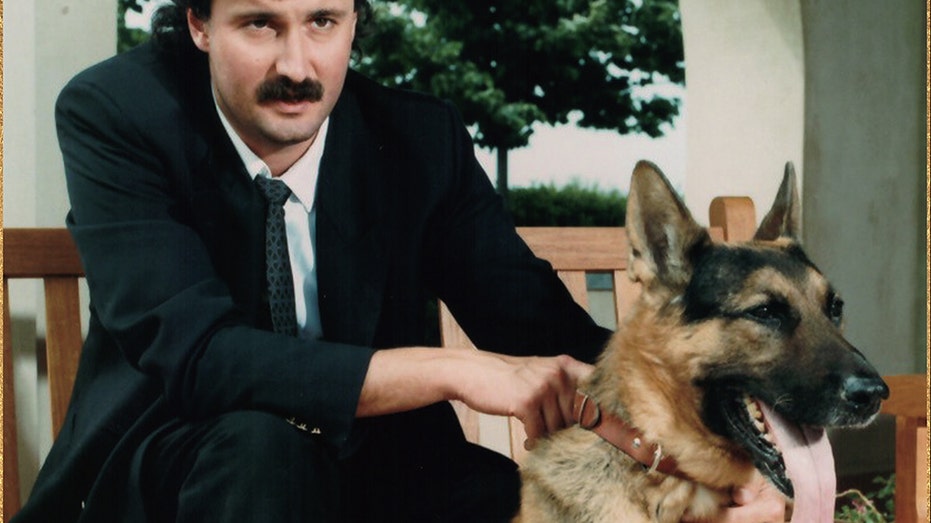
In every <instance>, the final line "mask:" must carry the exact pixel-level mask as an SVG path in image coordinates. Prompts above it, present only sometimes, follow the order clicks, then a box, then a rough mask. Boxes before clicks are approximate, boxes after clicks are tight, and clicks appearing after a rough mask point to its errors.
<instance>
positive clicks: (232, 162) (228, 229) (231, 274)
mask: <svg viewBox="0 0 931 523" xmlns="http://www.w3.org/2000/svg"><path fill="white" fill-rule="evenodd" d="M204 69H206V66H204ZM190 89H191V91H192V95H191V97H190V98H189V100H192V102H193V103H192V104H191V105H190V106H189V108H188V110H189V111H190V114H195V115H197V117H196V118H195V121H194V125H195V127H196V128H197V130H198V132H197V133H196V137H195V138H194V140H196V143H195V144H194V145H192V150H193V151H196V152H193V153H192V154H193V155H195V156H196V157H198V158H200V162H198V163H195V167H194V168H193V173H192V182H191V183H192V187H191V203H190V206H189V208H190V209H192V212H193V213H194V216H195V224H196V227H197V228H198V229H199V230H200V234H201V237H202V238H204V242H205V243H206V244H207V246H208V249H209V250H210V252H211V258H212V259H213V260H214V263H215V267H216V270H217V272H218V273H219V274H220V276H221V278H222V279H223V280H224V281H226V282H227V285H228V286H229V290H230V293H231V295H232V297H233V299H234V301H235V302H236V303H237V305H239V307H241V308H242V309H243V311H244V312H245V313H246V314H247V316H248V317H249V318H252V319H253V321H255V322H257V323H258V324H261V325H268V326H270V325H271V323H270V316H269V312H268V305H267V299H266V283H265V270H264V267H265V240H264V238H265V202H264V200H263V199H262V197H261V195H260V194H259V193H258V191H257V190H256V189H255V187H254V185H253V183H252V180H251V178H250V177H249V175H248V173H247V172H246V169H245V167H244V166H243V165H242V161H241V159H240V158H239V154H238V153H237V152H236V149H235V147H233V143H232V141H230V139H229V136H227V134H226V131H225V129H224V128H223V125H222V123H221V122H220V119H219V116H218V115H217V112H216V109H215V105H214V101H213V97H212V95H211V93H210V81H209V78H208V77H207V76H206V75H204V78H202V79H201V80H200V81H199V82H198V83H197V84H196V85H192V86H191V87H190Z"/></svg>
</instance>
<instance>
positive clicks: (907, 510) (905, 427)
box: [881, 374, 928, 523]
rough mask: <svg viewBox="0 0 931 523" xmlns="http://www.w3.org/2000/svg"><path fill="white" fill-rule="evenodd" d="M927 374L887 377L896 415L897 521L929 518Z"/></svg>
mask: <svg viewBox="0 0 931 523" xmlns="http://www.w3.org/2000/svg"><path fill="white" fill-rule="evenodd" d="M927 379H928V378H927V375H925V374H905V375H898V376H886V377H885V380H886V383H887V384H888V385H889V389H890V394H889V399H888V400H886V401H884V402H883V405H882V409H881V412H882V413H883V414H889V415H891V416H895V521H896V523H917V522H919V521H928V403H927V402H928V381H927Z"/></svg>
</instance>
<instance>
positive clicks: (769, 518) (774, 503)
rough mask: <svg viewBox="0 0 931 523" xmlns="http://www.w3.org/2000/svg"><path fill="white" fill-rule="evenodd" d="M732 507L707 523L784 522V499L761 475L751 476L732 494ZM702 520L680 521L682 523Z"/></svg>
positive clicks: (694, 522) (693, 522)
mask: <svg viewBox="0 0 931 523" xmlns="http://www.w3.org/2000/svg"><path fill="white" fill-rule="evenodd" d="M732 496H733V505H732V506H730V507H727V508H725V509H723V510H722V511H721V512H720V513H719V514H718V517H717V519H715V520H714V521H713V522H712V521H708V522H707V523H783V522H785V521H786V499H785V497H784V496H783V495H782V494H780V493H779V491H778V490H776V487H774V486H773V485H772V484H771V483H770V482H769V481H767V480H766V478H764V477H763V476H762V475H761V474H759V473H757V474H754V475H753V479H752V480H751V481H750V482H749V483H747V484H746V485H743V486H740V487H737V488H735V489H734V492H733V494H732ZM700 521H704V520H696V519H686V518H683V519H682V523H699V522H700Z"/></svg>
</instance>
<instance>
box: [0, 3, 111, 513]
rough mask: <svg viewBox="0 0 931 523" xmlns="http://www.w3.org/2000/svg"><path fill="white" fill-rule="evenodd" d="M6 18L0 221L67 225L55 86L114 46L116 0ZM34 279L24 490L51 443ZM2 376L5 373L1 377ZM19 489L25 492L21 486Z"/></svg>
mask: <svg viewBox="0 0 931 523" xmlns="http://www.w3.org/2000/svg"><path fill="white" fill-rule="evenodd" d="M3 8H4V13H3V14H4V17H3V18H4V22H5V23H4V24H3V138H4V144H3V226H4V227H30V226H56V227H60V226H62V225H64V219H65V213H66V212H67V210H68V197H67V193H66V190H65V183H64V175H63V167H62V162H61V154H60V153H59V150H58V140H57V138H56V135H55V127H54V116H53V111H54V103H55V98H56V97H57V95H58V92H59V91H60V90H61V88H62V87H64V85H65V83H66V82H67V81H68V79H70V78H71V77H72V76H73V75H74V74H75V73H76V72H78V71H79V70H81V69H83V68H85V67H87V66H88V65H90V64H92V63H95V62H97V61H99V60H101V59H103V58H105V57H107V56H110V55H112V54H113V53H114V51H115V49H116V2H115V1H114V0H80V2H78V1H74V0H70V1H69V0H35V1H33V0H7V1H6V2H4V5H3ZM14 21H15V23H14ZM36 290H37V286H36V285H34V284H32V283H31V282H19V283H18V284H16V285H13V286H11V299H10V304H11V306H12V307H11V308H12V310H11V313H12V315H13V331H14V333H17V334H15V338H14V340H13V345H14V347H13V355H14V362H15V368H14V374H15V380H14V386H15V388H16V404H17V414H18V416H19V418H18V422H19V426H20V429H21V430H20V435H19V448H20V472H21V481H22V483H23V485H24V487H25V489H26V490H27V492H28V488H29V486H30V485H31V484H32V481H33V478H34V477H35V474H36V471H37V469H38V466H39V463H40V460H41V456H44V455H45V454H46V453H47V451H48V447H49V446H50V445H51V434H50V429H49V425H48V422H47V416H48V408H47V405H48V399H47V393H45V391H44V390H43V389H42V388H41V386H40V387H36V382H37V379H40V378H41V377H40V376H37V374H36V360H35V341H34V336H32V335H23V330H24V329H26V330H30V329H32V328H33V327H34V325H35V323H36V321H35V319H34V318H36V317H37V316H38V317H39V319H40V321H39V323H40V324H41V315H42V312H41V309H42V307H41V302H39V298H38V297H37V296H39V294H38V293H37V292H36ZM6 378H7V377H4V379H6ZM27 492H24V493H23V494H24V498H25V494H26V493H27Z"/></svg>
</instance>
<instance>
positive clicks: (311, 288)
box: [217, 106, 330, 339]
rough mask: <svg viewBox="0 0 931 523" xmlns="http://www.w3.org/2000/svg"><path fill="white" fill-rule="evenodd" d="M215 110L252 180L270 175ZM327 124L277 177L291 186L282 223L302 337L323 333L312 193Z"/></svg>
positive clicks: (221, 112) (315, 183) (321, 127)
mask: <svg viewBox="0 0 931 523" xmlns="http://www.w3.org/2000/svg"><path fill="white" fill-rule="evenodd" d="M217 113H218V114H219V115H220V121H221V122H223V127H224V128H225V129H226V133H227V134H228V135H229V137H230V140H232V141H233V145H234V146H235V147H236V152H238V153H239V157H240V158H241V159H242V163H243V165H244V166H245V167H246V171H247V172H248V173H249V176H251V177H252V179H255V177H256V176H266V177H271V170H270V169H269V168H268V165H266V164H265V162H264V161H262V159H261V158H259V157H258V156H257V155H256V154H255V153H254V152H252V149H249V147H248V146H247V145H246V144H245V142H243V141H242V138H240V137H239V135H238V134H236V131H235V130H234V129H233V127H232V126H231V125H230V123H229V121H228V120H227V119H226V117H225V116H224V115H223V111H221V110H220V107H219V106H217ZM329 123H330V119H329V118H327V119H326V120H324V121H323V125H321V126H320V131H319V132H318V133H317V136H316V138H315V139H314V142H313V144H311V146H310V148H308V149H307V152H306V153H304V155H303V156H301V158H300V159H299V160H298V161H297V162H295V163H294V165H292V166H291V167H290V168H289V169H288V170H287V171H285V172H284V173H283V174H282V175H281V176H280V177H279V179H280V180H281V181H283V182H284V183H285V184H286V185H287V186H288V188H289V189H291V196H290V197H289V198H288V201H287V202H285V204H284V222H285V229H286V231H287V236H288V257H289V258H290V260H291V273H292V278H293V281H294V307H295V313H296V318H297V331H298V336H299V337H301V338H305V339H313V338H320V337H322V336H323V326H322V325H321V324H320V308H319V305H318V301H317V265H316V259H315V255H314V251H315V247H316V243H317V241H316V237H317V235H316V218H317V211H316V209H315V208H314V196H315V193H316V190H317V175H318V174H319V172H320V159H321V158H322V157H323V144H324V143H325V142H326V134H327V128H328V127H329Z"/></svg>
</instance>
